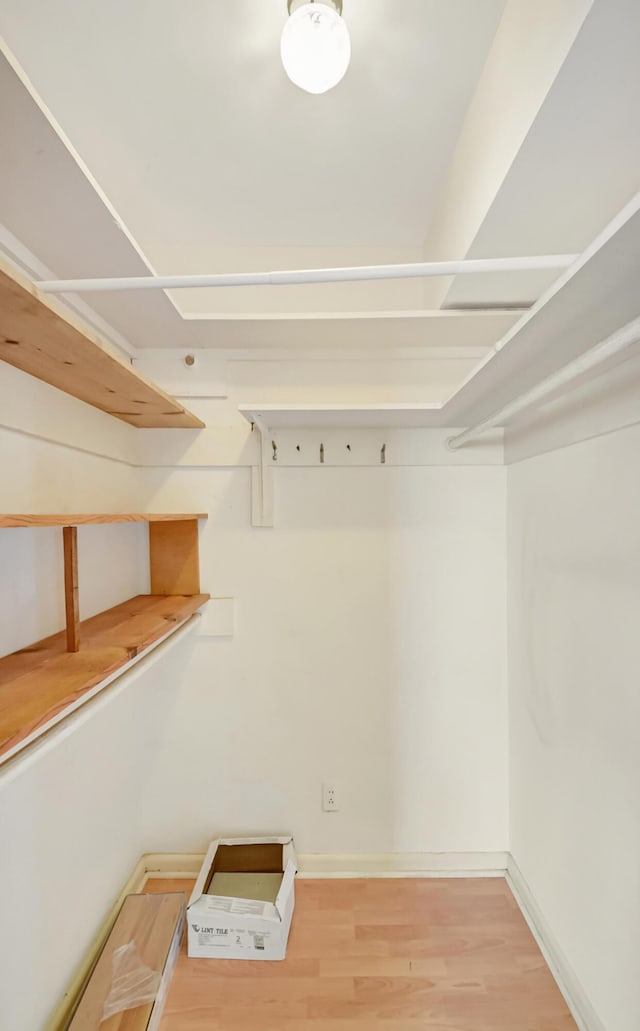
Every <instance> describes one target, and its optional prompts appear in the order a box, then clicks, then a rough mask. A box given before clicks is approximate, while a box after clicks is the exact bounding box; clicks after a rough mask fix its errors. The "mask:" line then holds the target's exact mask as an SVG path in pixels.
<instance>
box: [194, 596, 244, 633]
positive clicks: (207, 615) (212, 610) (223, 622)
mask: <svg viewBox="0 0 640 1031" xmlns="http://www.w3.org/2000/svg"><path fill="white" fill-rule="evenodd" d="M235 631H236V600H235V598H210V599H209V601H208V602H207V603H206V605H205V606H204V609H203V610H202V614H201V616H200V625H199V627H198V636H199V637H233V636H234V634H235Z"/></svg>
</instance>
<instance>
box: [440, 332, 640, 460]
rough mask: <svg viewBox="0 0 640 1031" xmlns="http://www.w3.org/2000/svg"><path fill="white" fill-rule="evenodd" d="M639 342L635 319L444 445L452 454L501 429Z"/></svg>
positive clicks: (639, 335)
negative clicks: (497, 427)
mask: <svg viewBox="0 0 640 1031" xmlns="http://www.w3.org/2000/svg"><path fill="white" fill-rule="evenodd" d="M639 342H640V318H637V319H634V320H633V322H628V323H627V325H626V326H623V327H622V329H619V330H617V331H616V332H615V333H612V334H611V336H609V337H607V338H606V339H605V340H602V341H601V342H600V343H599V344H596V346H595V347H592V348H591V349H590V350H589V351H585V353H584V354H581V355H580V357H579V358H575V359H574V361H572V362H569V364H568V365H565V366H563V368H561V369H559V370H558V371H557V372H553V373H551V375H550V376H547V377H546V379H543V380H541V381H540V383H537V384H536V386H535V387H532V388H531V389H530V390H527V391H526V392H525V393H524V394H520V396H519V397H516V398H515V399H514V400H513V401H511V402H510V403H509V404H508V405H505V406H504V408H500V409H499V411H497V412H494V413H493V415H490V416H489V418H488V419H484V420H483V421H482V422H479V423H478V424H477V425H476V426H470V427H469V429H466V430H463V431H462V433H457V434H456V435H455V437H449V440H448V441H447V445H448V446H449V447H450V448H453V450H454V451H455V450H457V448H459V447H463V446H464V445H465V444H468V443H469V442H470V441H472V440H474V439H475V438H476V437H478V436H480V434H481V433H484V432H485V431H486V430H490V429H492V428H493V427H494V426H504V425H505V423H506V422H507V421H508V420H509V419H512V418H513V416H514V415H519V413H520V412H523V411H524V410H525V409H526V408H529V407H530V406H531V405H533V404H536V402H538V401H542V400H543V399H544V398H546V397H548V396H549V394H552V393H553V392H554V391H555V390H557V389H558V388H559V387H562V386H565V385H566V384H567V383H571V382H572V381H573V380H575V379H577V377H578V376H581V375H582V374H583V373H585V372H589V371H590V370H591V369H595V368H597V366H598V365H602V363H603V362H605V361H607V360H608V359H609V358H614V357H615V356H616V355H618V354H620V353H621V352H622V351H625V350H626V349H627V348H628V347H632V346H633V344H637V343H639Z"/></svg>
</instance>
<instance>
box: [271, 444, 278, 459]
mask: <svg viewBox="0 0 640 1031" xmlns="http://www.w3.org/2000/svg"><path fill="white" fill-rule="evenodd" d="M271 447H272V448H273V455H272V456H271V457H272V459H273V461H274V462H277V461H278V445H277V444H276V442H275V440H272V441H271Z"/></svg>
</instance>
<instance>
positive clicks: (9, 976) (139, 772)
mask: <svg viewBox="0 0 640 1031" xmlns="http://www.w3.org/2000/svg"><path fill="white" fill-rule="evenodd" d="M0 388H1V393H0V397H1V403H0V420H2V423H3V424H4V425H3V426H0V511H2V512H47V511H48V512H60V511H64V512H69V511H71V512H74V511H75V512H78V511H79V512H83V511H84V512H86V511H117V510H121V511H125V510H129V509H131V508H133V509H134V510H135V509H136V508H137V506H138V497H137V495H138V488H137V476H136V471H135V469H134V468H132V466H131V465H129V464H128V463H127V448H128V445H129V444H130V442H131V437H130V433H129V428H128V427H125V426H124V424H122V426H120V425H118V424H115V427H114V429H113V430H112V431H111V433H110V432H109V431H110V428H111V425H112V424H113V423H114V420H113V419H109V418H108V417H107V416H104V415H102V414H101V413H99V412H96V411H94V410H93V409H90V408H88V407H87V406H86V405H83V404H82V403H81V402H79V401H75V400H73V399H72V398H68V397H65V395H62V394H60V392H59V391H56V390H53V388H51V387H47V386H46V385H45V384H41V383H38V382H37V381H35V380H32V379H31V378H30V377H28V376H25V375H24V374H23V373H20V372H18V371H17V370H15V369H11V368H9V366H7V365H5V364H4V363H0ZM10 426H13V428H8V427H10ZM25 426H28V427H29V428H30V429H31V431H32V432H33V433H36V434H51V435H53V436H55V437H57V439H58V441H61V442H59V443H53V442H51V441H47V440H44V439H39V436H28V435H25V433H24V432H22V429H23V428H24V427H25ZM131 432H134V431H131ZM72 440H75V441H76V443H77V445H78V446H79V447H85V448H87V449H97V450H98V451H100V450H102V451H104V452H105V453H111V454H113V455H115V456H117V455H119V456H120V457H114V458H106V457H101V456H99V455H97V454H92V453H84V452H82V451H78V450H77V449H76V448H74V447H70V446H68V444H66V443H64V441H72ZM145 534H146V527H144V526H103V527H101V526H96V527H81V528H80V531H79V560H80V589H81V610H82V613H81V614H82V616H83V617H85V616H88V615H91V614H93V613H94V612H96V611H98V610H100V609H102V608H106V607H109V606H110V605H114V604H117V603H118V602H119V601H123V600H124V599H125V598H127V597H131V596H132V595H133V594H136V593H138V592H140V591H146V590H148V568H147V567H148V560H147V554H146V541H145V536H144V535H145ZM0 580H1V586H2V590H1V591H0V655H5V654H7V653H8V652H11V651H14V650H15V649H17V648H20V647H23V646H25V645H28V644H31V643H33V642H34V641H37V640H39V639H40V638H42V637H44V636H46V635H47V634H50V633H54V632H56V631H58V630H60V629H62V627H63V626H64V601H63V560H62V530H61V529H59V528H44V529H15V530H6V529H5V530H2V531H0ZM161 661H162V662H163V663H165V664H166V663H167V659H164V658H163V659H162V660H161ZM156 668H157V667H156ZM131 680H132V683H131V684H130V686H129V687H128V688H127V689H126V690H122V691H120V690H119V689H116V688H112V689H110V690H109V691H108V692H107V693H106V694H105V695H102V696H101V697H100V699H98V700H97V701H95V702H93V703H91V705H90V706H88V707H85V708H84V709H82V710H81V711H80V713H78V714H76V715H75V716H73V717H71V718H70V719H69V720H68V721H67V722H66V723H65V724H64V725H63V726H62V727H61V728H60V729H58V730H55V731H53V732H52V733H51V734H49V735H48V736H47V737H46V739H43V740H42V741H41V742H40V743H39V744H37V745H36V746H34V747H32V748H31V749H29V751H28V752H26V753H23V755H21V756H19V757H18V758H16V759H14V760H13V761H12V762H10V763H8V764H7V765H6V766H3V767H2V768H1V769H0V828H1V830H0V913H1V918H0V924H1V926H2V934H1V935H0V1027H2V1028H7V1029H9V1028H11V1029H14V1028H15V1029H16V1031H40V1029H41V1028H42V1027H43V1026H44V1023H45V1021H46V1019H47V1016H48V1015H49V1014H50V1013H51V1012H52V1011H53V1009H54V1008H55V1006H56V1004H57V1003H58V1001H59V1000H60V998H61V996H62V993H63V992H64V990H65V987H66V985H67V983H68V981H69V980H70V979H71V977H72V975H73V973H74V971H75V969H76V967H77V966H78V964H79V962H80V960H81V958H82V956H83V954H84V953H85V952H86V950H87V948H88V946H89V944H90V942H91V940H92V938H93V936H94V934H95V933H96V931H97V929H98V927H99V926H100V924H101V923H102V921H103V920H104V918H105V916H106V914H107V913H108V911H109V909H110V907H111V905H112V903H113V902H114V901H115V899H116V898H117V897H118V894H119V892H120V889H121V887H122V885H123V883H124V881H125V880H126V878H127V877H128V875H129V874H130V872H131V870H132V868H133V866H134V865H135V863H136V862H137V860H138V859H139V857H140V854H141V852H142V849H143V840H142V832H141V822H140V813H139V801H140V791H141V784H142V777H143V775H144V773H145V770H146V750H145V748H144V746H143V742H144V740H145V735H146V734H147V733H148V732H149V726H150V723H151V724H152V722H153V714H154V709H153V704H152V694H151V691H152V689H153V684H154V680H155V677H154V674H153V672H152V671H149V672H148V673H146V674H144V676H139V675H136V676H135V678H134V677H133V676H132V677H131Z"/></svg>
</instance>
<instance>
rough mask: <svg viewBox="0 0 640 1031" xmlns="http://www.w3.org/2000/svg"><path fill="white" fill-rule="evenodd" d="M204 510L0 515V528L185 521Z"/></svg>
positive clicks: (194, 517) (198, 516) (205, 516)
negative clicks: (186, 512)
mask: <svg viewBox="0 0 640 1031" xmlns="http://www.w3.org/2000/svg"><path fill="white" fill-rule="evenodd" d="M206 518H207V515H206V513H205V512H196V513H195V514H184V513H172V512H169V513H166V512H164V513H160V514H156V513H149V512H128V513H123V512H115V513H113V514H108V513H107V514H98V515H87V514H78V513H77V512H76V513H64V512H63V513H57V514H54V515H38V514H29V515H24V514H23V515H0V529H7V528H11V527H31V526H84V525H85V524H86V525H90V524H101V523H173V522H186V521H188V520H190V519H206Z"/></svg>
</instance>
